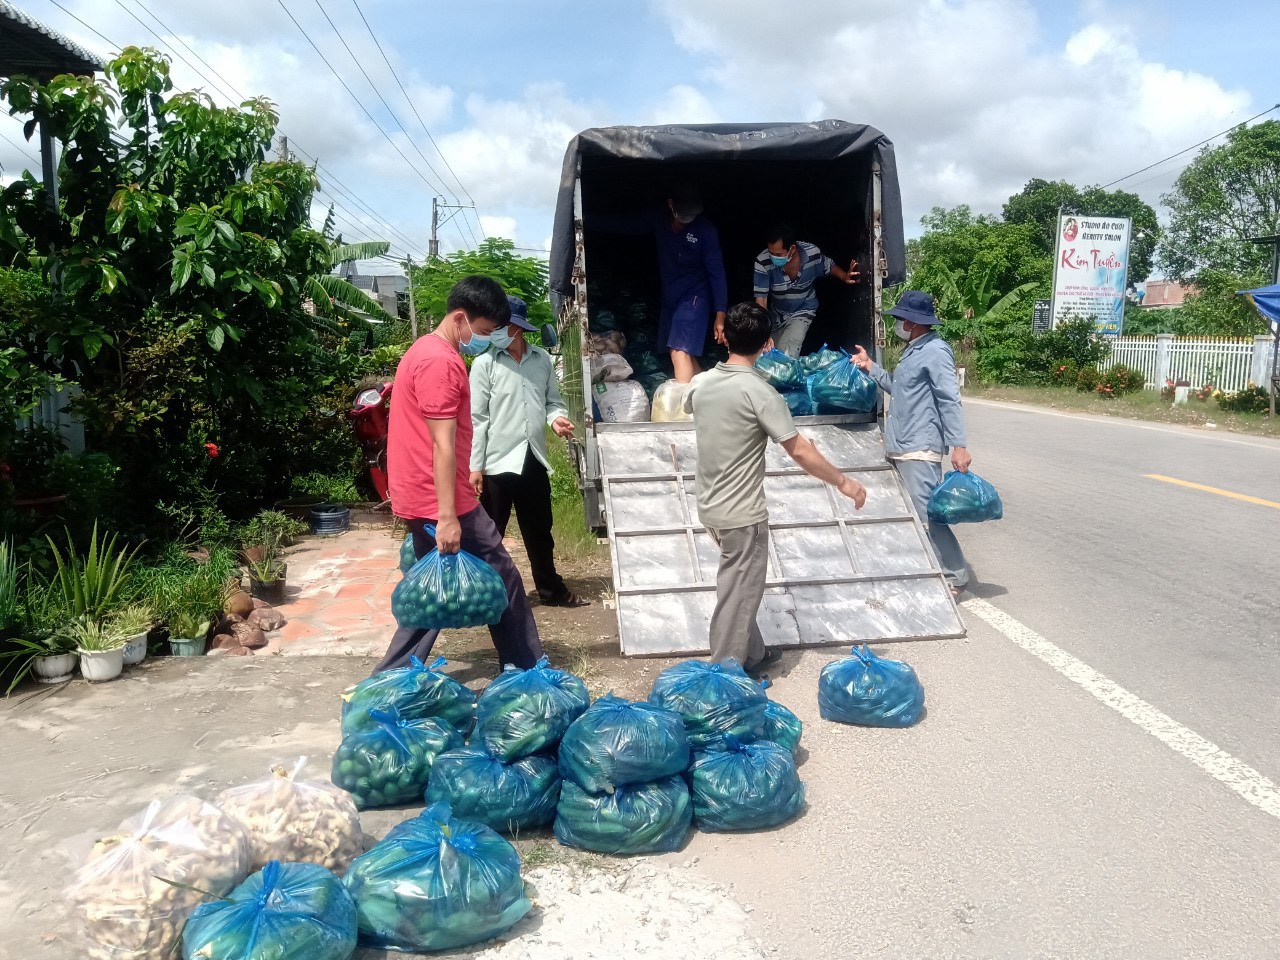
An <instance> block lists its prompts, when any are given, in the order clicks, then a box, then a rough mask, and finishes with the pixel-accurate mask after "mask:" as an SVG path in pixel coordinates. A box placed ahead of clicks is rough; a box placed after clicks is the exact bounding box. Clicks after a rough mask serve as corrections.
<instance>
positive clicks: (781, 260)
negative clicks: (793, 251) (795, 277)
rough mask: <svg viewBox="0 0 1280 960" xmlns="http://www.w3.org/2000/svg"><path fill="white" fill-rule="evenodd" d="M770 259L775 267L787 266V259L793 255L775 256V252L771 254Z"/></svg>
mask: <svg viewBox="0 0 1280 960" xmlns="http://www.w3.org/2000/svg"><path fill="white" fill-rule="evenodd" d="M769 259H770V260H772V261H773V265H774V266H775V267H785V266H786V265H787V261H788V260H790V259H791V257H790V255H785V256H781V257H775V256H774V255H773V254H769Z"/></svg>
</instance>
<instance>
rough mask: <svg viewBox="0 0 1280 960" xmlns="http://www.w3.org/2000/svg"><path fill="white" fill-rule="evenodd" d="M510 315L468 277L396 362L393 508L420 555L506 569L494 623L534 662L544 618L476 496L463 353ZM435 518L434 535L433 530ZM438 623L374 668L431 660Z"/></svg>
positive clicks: (485, 285) (406, 638)
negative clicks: (462, 554) (502, 605)
mask: <svg viewBox="0 0 1280 960" xmlns="http://www.w3.org/2000/svg"><path fill="white" fill-rule="evenodd" d="M510 319H511V307H510V306H509V305H508V303H507V295H506V293H505V292H503V289H502V287H501V286H500V285H499V284H498V283H497V282H496V281H494V280H490V279H489V278H487V277H463V278H462V279H461V280H459V281H458V282H457V283H456V284H454V286H453V289H452V290H450V291H449V298H448V300H447V301H446V304H445V315H444V319H443V320H441V321H440V324H439V326H437V327H436V329H435V330H433V331H432V332H431V333H429V334H427V335H426V336H424V337H419V338H418V340H417V342H416V343H414V345H413V346H411V347H410V348H409V350H408V351H407V352H406V353H405V355H404V357H403V358H402V359H401V360H400V365H399V367H397V368H396V379H395V389H394V392H393V393H392V396H391V416H390V419H389V421H388V425H387V479H388V486H389V487H390V492H391V509H392V511H394V513H395V515H396V516H397V517H401V518H403V519H404V520H406V521H407V522H408V524H409V530H410V532H411V533H412V534H413V548H414V552H415V553H416V554H417V555H418V557H419V558H421V557H424V556H426V554H427V553H428V552H430V551H431V549H432V548H433V547H437V548H439V550H440V552H441V553H445V554H448V553H457V552H458V551H459V550H460V549H461V550H466V551H467V552H468V553H472V554H475V555H476V556H477V557H479V558H480V559H481V560H483V561H484V562H485V563H487V564H489V565H490V566H492V567H493V568H494V569H495V570H497V571H498V573H499V574H501V576H502V581H503V583H505V584H506V586H507V610H506V613H504V614H503V615H502V619H501V620H500V621H498V622H497V623H496V624H493V625H492V626H491V627H489V633H490V634H492V636H493V645H494V647H495V648H496V649H497V651H498V658H499V661H500V663H501V664H503V665H505V664H508V663H512V664H515V665H516V666H517V667H522V668H525V669H528V668H529V667H532V666H534V665H535V664H536V663H537V661H538V657H540V656H541V655H542V643H541V641H540V640H539V639H538V626H537V624H536V623H534V620H533V611H532V610H531V609H530V607H529V601H528V599H527V598H526V596H525V592H524V582H523V581H522V580H521V579H520V572H519V571H518V570H516V566H515V564H514V563H512V562H511V555H510V554H509V553H507V550H506V548H505V547H504V546H503V545H502V537H501V536H500V535H499V534H498V530H497V528H496V527H495V526H494V524H493V521H492V520H491V519H489V515H488V514H487V513H485V512H484V509H483V508H482V507H481V506H480V501H479V500H477V499H476V493H475V490H474V489H473V488H472V486H471V483H470V482H469V481H470V473H471V433H472V424H471V385H470V383H469V382H468V379H467V366H466V364H465V363H463V362H462V357H461V356H459V352H461V353H465V354H467V355H468V356H476V355H478V354H480V353H483V352H484V350H485V348H486V347H488V346H489V338H490V336H492V334H493V332H494V331H495V330H497V329H499V328H501V327H505V326H506V325H507V323H508V321H509V320H510ZM428 526H434V527H435V530H436V533H435V536H434V537H433V536H432V535H431V534H430V533H428V532H427V527H428ZM439 635H440V631H439V630H418V629H412V628H406V627H401V628H399V629H398V630H396V633H395V636H394V637H392V639H391V646H390V647H389V648H388V650H387V654H386V656H385V657H383V658H382V662H381V663H379V664H378V666H377V667H376V668H375V669H374V673H379V672H381V671H383V670H390V669H393V668H395V667H403V666H408V664H409V658H410V657H411V656H416V657H418V658H419V659H421V660H427V659H429V656H428V655H429V654H430V652H431V648H432V647H433V646H434V645H435V642H436V637H438V636H439Z"/></svg>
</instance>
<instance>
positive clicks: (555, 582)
mask: <svg viewBox="0 0 1280 960" xmlns="http://www.w3.org/2000/svg"><path fill="white" fill-rule="evenodd" d="M480 505H481V506H482V507H484V509H485V511H486V512H487V513H488V514H489V516H491V517H492V518H493V522H494V524H495V525H496V526H497V528H498V534H499V536H503V537H505V536H506V535H507V524H509V523H510V522H511V510H512V508H513V507H514V508H515V511H516V520H517V521H518V522H519V524H520V539H522V540H523V541H524V549H525V551H526V552H527V553H528V554H529V569H530V570H531V572H532V573H533V585H534V586H535V587H536V588H537V589H538V593H539V594H541V595H542V596H543V597H545V598H546V599H548V600H559V599H561V598H563V597H564V596H566V595H567V594H568V593H569V588H568V587H567V586H566V585H565V582H564V578H562V577H561V576H560V574H558V573H556V558H555V551H556V542H555V540H554V539H553V538H552V536H551V522H552V517H551V478H550V477H549V476H548V475H547V468H546V467H544V466H543V465H542V462H541V461H540V460H539V459H538V458H537V457H535V456H534V455H533V450H531V449H530V450H526V451H525V456H524V468H523V469H522V470H521V471H520V472H519V473H497V474H488V473H486V474H485V475H484V493H483V494H481V496H480Z"/></svg>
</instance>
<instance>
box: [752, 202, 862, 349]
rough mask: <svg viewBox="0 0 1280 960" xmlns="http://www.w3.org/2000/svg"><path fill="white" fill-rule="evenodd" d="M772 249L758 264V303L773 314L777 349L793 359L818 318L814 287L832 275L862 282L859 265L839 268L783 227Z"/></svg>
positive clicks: (853, 263)
mask: <svg viewBox="0 0 1280 960" xmlns="http://www.w3.org/2000/svg"><path fill="white" fill-rule="evenodd" d="M769 236H770V237H771V239H770V240H769V245H768V246H767V247H765V248H764V250H763V251H761V253H760V255H759V256H758V257H756V261H755V281H754V292H755V298H756V303H758V304H760V306H762V307H766V308H768V310H769V323H770V325H771V326H772V328H773V342H774V345H775V346H776V347H777V348H778V349H779V350H781V351H782V352H783V353H785V354H787V356H790V357H798V356H800V350H801V348H802V347H803V346H804V338H805V335H806V334H807V333H808V332H809V324H811V323H813V318H814V317H815V316H817V314H818V295H817V293H815V292H814V289H813V285H814V283H815V281H817V280H818V279H819V278H820V277H825V276H827V275H828V274H830V275H831V276H833V277H835V278H836V279H837V280H839V281H840V282H842V283H849V284H852V283H857V282H858V262H857V261H856V260H854V261H851V262H850V264H849V269H848V270H845V269H843V268H842V267H838V266H836V264H835V263H834V262H832V260H831V258H830V257H828V256H825V255H824V254H823V252H822V251H821V250H819V249H818V248H817V247H815V246H814V245H813V244H812V243H805V242H804V241H803V240H796V237H795V231H794V230H792V229H791V228H790V227H789V226H787V225H785V224H779V225H778V226H777V227H776V228H774V230H773V232H772V233H770V234H769Z"/></svg>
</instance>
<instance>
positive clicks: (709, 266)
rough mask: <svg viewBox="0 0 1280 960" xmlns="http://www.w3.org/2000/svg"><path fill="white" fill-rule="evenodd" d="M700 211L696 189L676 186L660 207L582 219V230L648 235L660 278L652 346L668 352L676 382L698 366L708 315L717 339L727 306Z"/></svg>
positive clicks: (717, 257) (714, 240) (718, 259)
mask: <svg viewBox="0 0 1280 960" xmlns="http://www.w3.org/2000/svg"><path fill="white" fill-rule="evenodd" d="M702 210H703V207H702V197H701V195H700V194H699V193H698V191H697V189H696V188H695V187H693V186H692V185H690V184H681V185H679V186H677V187H675V189H673V190H672V191H671V193H670V196H669V197H668V198H667V202H666V205H665V206H664V207H662V208H661V209H658V210H655V211H653V212H651V213H641V214H634V215H629V216H593V217H589V218H588V220H587V227H588V229H591V230H601V231H603V232H605V233H634V234H644V233H652V234H653V237H654V241H655V242H656V244H657V248H658V275H659V278H660V279H661V281H662V313H661V315H660V316H659V318H658V349H660V350H668V351H670V353H671V366H672V368H673V369H674V371H675V378H676V380H678V381H679V382H680V383H688V382H689V381H691V380H692V379H693V377H694V374H696V373H697V372H698V370H699V369H700V368H699V366H698V357H700V356H702V351H703V348H704V347H705V346H706V343H707V326H708V323H709V322H710V321H711V320H712V318H713V316H714V321H715V329H716V332H717V337H716V339H719V331H720V329H721V327H722V326H723V325H724V317H725V310H726V309H727V308H728V304H729V284H728V281H727V280H726V279H725V274H724V255H723V254H722V253H721V252H720V234H719V233H718V232H716V228H715V227H714V226H712V225H711V223H710V221H708V220H707V218H706V217H704V216H703V215H702Z"/></svg>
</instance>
